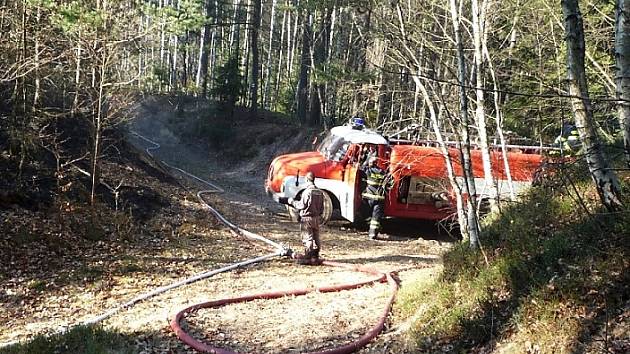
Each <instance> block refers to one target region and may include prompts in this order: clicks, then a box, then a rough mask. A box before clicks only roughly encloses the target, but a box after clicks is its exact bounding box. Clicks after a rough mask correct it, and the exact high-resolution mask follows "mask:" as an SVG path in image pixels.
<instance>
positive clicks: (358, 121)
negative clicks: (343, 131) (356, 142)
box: [350, 117, 365, 129]
mask: <svg viewBox="0 0 630 354" xmlns="http://www.w3.org/2000/svg"><path fill="white" fill-rule="evenodd" d="M350 125H352V129H363V128H365V120H363V118H361V117H354V118H352V119H350Z"/></svg>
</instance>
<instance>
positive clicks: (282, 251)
mask: <svg viewBox="0 0 630 354" xmlns="http://www.w3.org/2000/svg"><path fill="white" fill-rule="evenodd" d="M131 133H132V134H133V135H135V136H137V137H138V138H140V139H142V140H144V141H146V142H148V143H150V144H152V145H153V146H152V147H148V148H146V149H145V151H146V153H147V154H148V155H149V156H150V157H151V158H154V159H155V157H154V156H153V153H151V151H152V150H156V149H159V148H160V144H158V143H156V142H154V141H153V140H151V139H149V138H146V137H144V136H142V135H140V134H138V133H137V132H134V131H132V132H131ZM160 162H161V163H162V164H164V165H165V166H167V167H169V168H172V169H174V170H177V171H179V172H180V173H182V174H184V175H186V176H188V177H190V178H193V179H195V180H197V181H199V182H201V183H203V184H205V185H207V186H209V187H210V188H212V189H207V190H202V191H200V192H198V193H197V198H199V201H200V202H201V203H202V204H203V205H204V206H205V207H206V208H208V210H209V211H210V212H211V213H212V214H213V215H214V216H215V217H217V219H219V220H220V221H221V222H222V223H224V224H225V225H226V226H227V227H228V228H229V229H230V231H231V232H232V233H234V234H236V235H239V236H243V237H247V238H250V239H254V240H258V241H263V242H265V243H267V244H268V245H270V246H273V247H274V251H273V252H272V253H270V254H267V255H264V256H260V257H255V258H251V259H246V260H243V261H240V262H236V263H233V264H230V265H227V266H225V267H222V268H219V269H213V270H208V271H205V272H201V273H198V274H195V275H193V276H191V277H188V278H186V279H183V280H180V281H177V282H175V283H172V284H169V285H165V286H161V287H159V288H157V289H154V290H151V291H149V292H146V293H144V294H141V295H138V296H136V297H134V298H133V299H131V300H129V301H127V302H125V303H123V304H121V305H119V306H116V307H114V308H112V309H110V310H108V311H105V312H104V313H102V314H101V315H99V316H96V317H94V318H91V319H89V320H86V321H83V322H81V324H82V325H92V324H96V323H99V322H101V321H103V320H105V319H107V318H109V317H111V316H113V315H114V314H116V313H118V312H119V311H121V310H124V309H128V308H130V307H132V306H133V305H135V304H137V303H139V302H141V301H144V300H147V299H150V298H152V297H154V296H157V295H160V294H163V293H165V292H167V291H169V290H172V289H175V288H179V287H181V286H184V285H187V284H190V283H193V282H196V281H199V280H202V279H206V278H209V277H211V276H213V275H216V274H219V273H223V272H227V271H230V270H234V269H237V268H240V267H244V266H247V265H250V264H254V263H258V262H262V261H266V260H269V259H271V258H274V257H282V256H286V255H290V254H291V250H290V249H288V248H286V247H285V246H283V245H281V244H278V243H276V242H273V241H271V240H268V239H266V238H264V237H262V236H260V235H258V234H255V233H253V232H250V231H247V230H244V229H241V228H240V227H238V226H236V225H234V224H233V223H231V222H230V221H229V220H227V219H226V218H225V217H224V216H223V215H221V213H219V212H218V211H217V210H216V209H214V208H213V207H212V206H210V204H208V202H206V201H205V200H204V199H203V197H202V196H203V195H204V194H209V193H223V192H224V190H223V188H221V187H219V186H217V185H215V184H214V183H211V182H209V181H206V180H204V179H202V178H199V177H197V176H195V175H193V174H190V173H188V172H186V171H184V170H182V169H181V168H178V167H175V166H172V165H170V164H168V163H167V162H165V161H161V160H160Z"/></svg>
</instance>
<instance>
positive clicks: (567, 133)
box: [553, 124, 582, 154]
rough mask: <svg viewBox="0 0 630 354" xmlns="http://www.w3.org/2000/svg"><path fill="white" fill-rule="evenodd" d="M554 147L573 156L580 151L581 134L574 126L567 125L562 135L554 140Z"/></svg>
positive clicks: (563, 128)
mask: <svg viewBox="0 0 630 354" xmlns="http://www.w3.org/2000/svg"><path fill="white" fill-rule="evenodd" d="M553 143H554V146H557V147H560V148H561V149H562V150H563V151H564V152H565V153H566V154H571V153H572V152H576V151H577V150H579V149H580V146H581V144H582V143H581V142H580V134H579V133H578V130H577V127H576V126H575V125H573V124H565V125H564V126H563V127H562V133H561V134H560V135H559V136H558V137H557V138H556V140H554V142H553Z"/></svg>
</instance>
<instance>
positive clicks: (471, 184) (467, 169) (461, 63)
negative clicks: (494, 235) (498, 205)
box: [451, 0, 479, 248]
mask: <svg viewBox="0 0 630 354" xmlns="http://www.w3.org/2000/svg"><path fill="white" fill-rule="evenodd" d="M451 18H452V21H453V29H454V32H455V44H456V46H457V74H458V75H457V76H458V79H457V82H458V84H459V110H460V112H459V117H460V120H461V121H460V122H459V126H460V131H461V141H458V144H459V145H460V146H459V148H460V152H461V158H462V169H463V175H464V183H463V187H464V188H463V192H464V194H465V195H466V196H467V199H466V205H467V208H466V209H467V221H468V223H467V231H468V232H467V233H468V237H469V241H470V247H472V248H478V247H479V224H478V220H477V210H476V209H477V208H476V205H475V196H476V190H475V177H474V175H473V169H472V163H471V159H470V135H469V132H468V129H469V119H468V97H467V96H466V89H465V83H466V61H465V57H464V45H463V43H462V39H461V29H460V21H461V19H460V16H459V12H458V10H457V5H456V4H455V0H451Z"/></svg>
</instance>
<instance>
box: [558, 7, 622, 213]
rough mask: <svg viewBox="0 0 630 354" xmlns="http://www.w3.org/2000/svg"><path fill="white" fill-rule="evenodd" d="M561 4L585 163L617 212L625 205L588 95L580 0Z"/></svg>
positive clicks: (606, 202) (573, 102) (573, 106)
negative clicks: (598, 130)
mask: <svg viewBox="0 0 630 354" xmlns="http://www.w3.org/2000/svg"><path fill="white" fill-rule="evenodd" d="M561 4H562V13H563V15H564V21H565V33H566V36H565V41H566V44H567V77H568V80H567V81H568V85H569V94H570V95H571V98H570V101H571V110H572V111H573V115H574V117H575V125H576V127H577V130H578V132H579V134H580V141H581V142H582V146H583V149H584V151H585V157H586V162H587V164H588V168H589V171H590V173H591V177H592V178H593V181H594V182H595V186H596V187H597V192H598V193H599V197H600V199H601V201H602V204H603V205H604V206H606V208H608V209H609V210H617V209H618V208H619V207H620V206H621V205H622V203H621V201H620V199H619V195H620V187H619V181H618V180H617V176H616V175H615V173H614V172H613V171H612V170H611V169H610V168H609V165H608V161H607V160H606V158H605V157H604V153H603V151H602V147H601V145H600V141H599V137H598V136H597V132H596V131H595V121H594V119H593V111H592V108H591V101H590V98H589V94H588V84H587V81H586V72H585V69H584V57H585V55H584V53H585V49H586V45H585V43H584V27H583V24H582V14H581V13H580V9H579V5H578V0H562V1H561Z"/></svg>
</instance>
